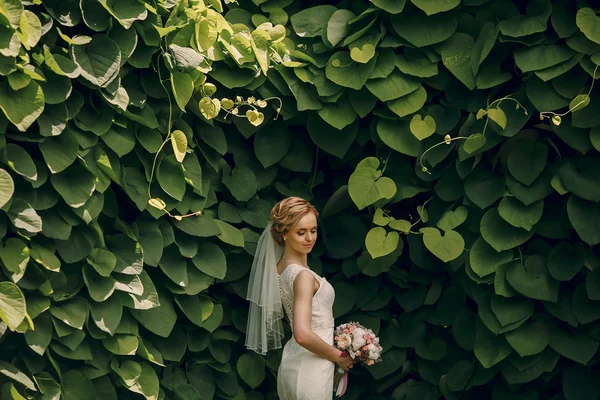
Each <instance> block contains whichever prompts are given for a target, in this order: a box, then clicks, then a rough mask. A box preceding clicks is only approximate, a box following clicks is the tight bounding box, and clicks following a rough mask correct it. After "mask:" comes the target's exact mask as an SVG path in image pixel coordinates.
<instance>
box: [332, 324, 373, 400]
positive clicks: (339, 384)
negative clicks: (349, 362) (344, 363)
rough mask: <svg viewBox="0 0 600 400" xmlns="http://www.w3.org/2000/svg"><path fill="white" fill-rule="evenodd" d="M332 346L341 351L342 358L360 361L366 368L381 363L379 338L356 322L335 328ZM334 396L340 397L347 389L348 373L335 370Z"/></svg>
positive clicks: (338, 369) (340, 369) (339, 369)
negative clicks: (347, 357)
mask: <svg viewBox="0 0 600 400" xmlns="http://www.w3.org/2000/svg"><path fill="white" fill-rule="evenodd" d="M334 340H335V342H334V345H335V347H336V348H338V349H340V350H342V355H343V356H345V357H346V356H350V357H352V359H353V360H355V361H361V362H362V363H364V364H366V365H367V366H371V365H374V364H375V363H378V362H381V361H382V359H381V351H382V350H383V349H382V347H381V346H380V345H379V338H378V337H377V336H375V334H374V333H373V331H372V330H371V329H367V328H365V327H364V326H362V325H361V324H359V323H358V322H348V323H346V324H342V325H340V326H338V327H337V328H335V331H334ZM333 383H334V386H333V387H334V389H336V393H335V394H336V396H337V397H340V396H341V395H343V394H344V393H345V392H346V388H347V387H348V372H346V371H344V370H343V369H342V368H337V370H336V373H335V377H334V381H333Z"/></svg>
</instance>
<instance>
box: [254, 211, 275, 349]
mask: <svg viewBox="0 0 600 400" xmlns="http://www.w3.org/2000/svg"><path fill="white" fill-rule="evenodd" d="M282 255H283V247H281V246H280V245H278V244H277V243H276V242H275V240H274V239H273V236H272V235H271V223H269V224H268V225H267V227H266V228H265V230H264V231H263V233H262V235H261V236H260V239H258V244H257V246H256V253H255V254H254V261H253V262H252V271H251V272H250V279H249V282H248V294H247V296H246V300H248V301H249V302H250V309H249V313H248V324H247V325H246V347H247V348H249V349H251V350H254V351H255V352H257V353H259V354H263V355H265V354H266V353H267V351H269V350H273V349H279V348H281V339H282V338H283V336H284V335H283V324H282V323H281V319H282V318H283V308H282V305H281V294H280V292H279V282H278V277H277V262H278V260H279V259H280V258H281V256H282Z"/></svg>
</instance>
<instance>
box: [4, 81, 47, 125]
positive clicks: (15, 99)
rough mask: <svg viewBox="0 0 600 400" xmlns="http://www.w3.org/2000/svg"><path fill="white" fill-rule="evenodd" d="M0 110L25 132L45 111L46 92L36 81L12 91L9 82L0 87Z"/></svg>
mask: <svg viewBox="0 0 600 400" xmlns="http://www.w3.org/2000/svg"><path fill="white" fill-rule="evenodd" d="M0 109H2V111H4V114H5V115H6V117H7V118H8V120H9V121H10V122H12V123H13V124H14V125H15V126H16V127H17V129H19V130H20V131H21V132H25V131H26V130H27V128H29V127H30V126H31V124H33V123H34V122H35V120H36V119H37V118H38V117H39V116H40V115H41V114H42V112H43V111H44V91H43V90H42V88H41V87H40V85H38V84H37V82H35V81H33V80H32V81H31V82H29V85H27V86H26V87H24V88H23V89H20V90H12V88H11V87H10V85H9V84H8V80H6V81H4V84H2V85H0Z"/></svg>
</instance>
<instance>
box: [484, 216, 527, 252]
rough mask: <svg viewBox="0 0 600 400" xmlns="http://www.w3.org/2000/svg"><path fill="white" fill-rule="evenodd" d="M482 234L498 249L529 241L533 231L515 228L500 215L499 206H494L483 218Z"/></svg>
mask: <svg viewBox="0 0 600 400" xmlns="http://www.w3.org/2000/svg"><path fill="white" fill-rule="evenodd" d="M480 230H481V236H483V238H484V239H485V241H486V242H487V243H488V244H490V245H491V246H492V247H493V248H494V249H495V250H496V251H498V252H500V251H503V250H510V249H513V248H515V247H517V246H520V245H522V244H523V243H525V242H526V241H528V240H529V239H530V238H531V236H533V232H528V231H526V230H525V229H521V228H515V227H514V226H512V225H510V224H509V223H507V222H506V221H505V220H503V219H502V217H500V214H499V213H498V209H497V208H492V209H491V210H489V211H488V212H486V213H485V215H484V216H483V218H481V225H480Z"/></svg>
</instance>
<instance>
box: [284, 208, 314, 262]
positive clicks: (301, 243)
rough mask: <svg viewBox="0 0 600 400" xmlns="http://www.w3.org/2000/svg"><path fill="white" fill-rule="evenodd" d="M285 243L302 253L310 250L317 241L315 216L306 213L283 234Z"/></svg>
mask: <svg viewBox="0 0 600 400" xmlns="http://www.w3.org/2000/svg"><path fill="white" fill-rule="evenodd" d="M283 237H284V238H285V245H286V247H287V246H290V247H291V248H292V249H293V250H296V251H297V252H299V253H302V254H308V253H310V252H311V250H312V248H313V246H314V245H315V242H316V241H317V217H316V216H315V214H313V213H308V214H306V215H305V216H304V217H302V219H301V220H300V221H298V223H297V224H296V225H295V226H294V227H293V228H292V229H291V230H290V231H289V232H287V233H286V234H285V235H284V236H283Z"/></svg>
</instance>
